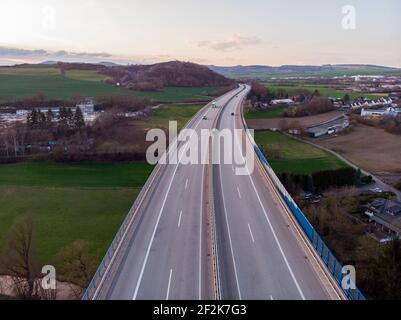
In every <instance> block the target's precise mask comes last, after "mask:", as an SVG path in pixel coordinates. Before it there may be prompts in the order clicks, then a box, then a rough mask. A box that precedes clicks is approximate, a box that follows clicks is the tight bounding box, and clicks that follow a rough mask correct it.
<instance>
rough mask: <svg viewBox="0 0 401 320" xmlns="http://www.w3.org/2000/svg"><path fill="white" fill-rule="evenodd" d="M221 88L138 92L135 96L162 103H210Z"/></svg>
mask: <svg viewBox="0 0 401 320" xmlns="http://www.w3.org/2000/svg"><path fill="white" fill-rule="evenodd" d="M219 89H221V88H220V87H197V88H174V87H169V88H165V89H164V90H162V91H154V92H152V91H149V92H148V91H136V92H135V95H137V96H139V97H144V98H149V99H153V100H156V101H162V102H182V101H190V102H195V101H209V100H212V97H210V95H211V94H212V93H214V92H216V91H217V90H219Z"/></svg>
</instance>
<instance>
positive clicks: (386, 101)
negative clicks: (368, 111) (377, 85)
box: [349, 97, 393, 110]
mask: <svg viewBox="0 0 401 320" xmlns="http://www.w3.org/2000/svg"><path fill="white" fill-rule="evenodd" d="M392 103H393V100H392V99H391V98H386V97H382V98H380V99H377V100H369V99H362V100H356V101H354V102H352V103H351V104H350V105H349V107H350V109H352V110H356V109H361V108H372V107H377V106H391V104H392Z"/></svg>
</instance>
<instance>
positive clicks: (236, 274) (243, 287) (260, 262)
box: [91, 85, 330, 300]
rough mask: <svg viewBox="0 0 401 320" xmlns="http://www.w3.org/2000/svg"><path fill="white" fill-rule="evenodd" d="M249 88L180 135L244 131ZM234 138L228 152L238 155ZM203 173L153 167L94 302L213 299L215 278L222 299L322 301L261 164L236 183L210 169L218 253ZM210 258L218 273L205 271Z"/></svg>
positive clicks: (193, 167) (206, 111) (200, 168)
mask: <svg viewBox="0 0 401 320" xmlns="http://www.w3.org/2000/svg"><path fill="white" fill-rule="evenodd" d="M248 90H249V87H247V86H243V85H242V86H240V88H238V89H235V90H233V91H230V92H229V93H227V94H225V95H224V96H222V97H220V98H218V99H216V103H217V106H218V108H214V107H212V104H209V105H207V106H205V108H203V109H202V110H201V111H200V112H199V113H198V114H197V115H196V116H195V117H194V118H193V119H192V120H191V121H190V122H189V123H188V125H187V128H191V129H195V130H196V133H197V134H198V135H199V136H201V135H200V130H201V129H211V128H212V127H213V126H215V125H217V128H218V129H224V128H227V129H233V128H243V125H242V121H241V116H240V108H241V102H242V99H243V98H244V97H245V96H246V94H247V92H248ZM222 106H225V108H222ZM232 113H234V114H235V115H234V116H233V115H232ZM191 138H193V136H191ZM238 138H239V135H236V138H235V143H234V145H233V147H234V148H239V142H238V141H239V140H237V139H238ZM177 145H178V147H177ZM187 145H188V144H187V143H186V142H178V143H173V145H172V150H173V151H174V150H176V149H177V148H178V149H180V150H181V151H182V150H184V151H186V150H187V149H186V148H187ZM183 155H185V154H184V153H181V154H180V155H179V157H181V156H183ZM200 157H204V155H203V154H202V155H201V156H200ZM207 168H208V167H207V165H205V164H189V165H188V164H187V165H185V164H181V163H178V164H166V165H159V171H158V172H159V175H158V176H157V179H155V180H154V182H153V183H152V184H151V185H150V188H149V192H147V193H146V196H145V197H144V199H143V202H142V204H141V206H140V207H139V209H138V211H137V212H136V216H135V219H134V220H133V222H132V224H131V226H130V227H129V229H128V232H127V233H126V237H125V238H124V239H123V241H122V242H121V247H120V248H119V250H118V251H117V252H116V254H115V256H113V260H112V261H113V263H112V264H110V266H109V267H108V268H107V270H106V273H105V274H104V276H103V277H102V279H101V282H100V285H99V286H98V287H97V288H96V290H95V295H94V296H93V297H91V298H93V299H113V300H115V299H124V300H131V299H161V300H163V299H171V300H180V299H194V300H195V299H214V298H216V296H215V292H216V290H215V287H216V286H215V283H216V282H215V279H216V278H218V282H217V283H218V285H217V288H218V292H219V296H218V297H219V298H221V299H329V298H330V294H329V292H328V290H327V289H326V287H327V283H325V282H324V281H323V280H324V276H322V274H320V273H319V270H318V268H316V267H313V259H311V258H310V257H309V256H308V254H307V253H306V251H305V248H304V246H303V245H302V244H301V243H300V239H299V237H297V236H296V235H295V232H294V230H293V228H291V227H290V222H289V220H288V217H286V216H285V213H284V212H283V211H284V210H283V208H282V207H281V206H280V205H279V200H278V198H277V195H276V194H275V193H274V192H273V191H272V187H271V186H269V183H268V181H267V180H266V179H267V178H266V177H265V176H264V175H263V174H262V170H261V168H260V167H259V166H255V170H254V171H253V173H252V174H250V175H245V176H238V175H236V174H235V172H234V170H235V168H234V166H233V165H231V164H222V165H213V170H211V171H212V172H213V182H212V183H211V184H212V186H213V200H214V206H215V210H214V213H215V232H216V242H215V246H216V248H217V252H216V255H213V254H212V255H211V254H210V251H208V250H210V234H209V233H208V232H207V230H206V229H207V228H208V223H207V210H206V207H207V202H208V197H207V194H206V191H205V180H206V178H207V174H206V172H207ZM212 245H213V244H212ZM211 257H215V260H213V261H217V262H216V265H217V268H215V269H213V271H215V270H218V271H217V272H211V268H210V259H211ZM316 270H317V271H316ZM216 274H218V277H216V276H215V275H216ZM321 279H323V280H321Z"/></svg>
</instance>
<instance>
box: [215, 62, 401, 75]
mask: <svg viewBox="0 0 401 320" xmlns="http://www.w3.org/2000/svg"><path fill="white" fill-rule="evenodd" d="M209 68H210V69H211V70H213V71H215V72H218V73H220V74H222V75H224V76H226V77H230V78H272V77H302V76H303V77H309V76H316V77H334V76H343V75H347V76H350V75H377V74H384V75H401V69H397V68H391V67H384V66H377V65H368V64H335V65H331V64H328V65H322V66H313V65H283V66H278V67H272V66H262V65H251V66H233V67H220V66H209Z"/></svg>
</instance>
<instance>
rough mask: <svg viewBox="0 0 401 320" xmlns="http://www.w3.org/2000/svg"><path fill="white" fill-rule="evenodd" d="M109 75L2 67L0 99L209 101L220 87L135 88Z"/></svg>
mask: <svg viewBox="0 0 401 320" xmlns="http://www.w3.org/2000/svg"><path fill="white" fill-rule="evenodd" d="M106 78H107V76H105V75H101V74H98V73H97V72H96V71H87V70H71V71H67V72H66V74H65V75H61V74H60V72H59V70H58V69H57V68H56V67H54V66H34V65H32V66H31V65H30V66H25V67H12V68H10V67H0V102H7V101H9V100H13V99H18V98H23V97H28V96H33V95H36V94H38V93H43V94H45V96H46V98H48V99H63V100H66V99H70V98H72V97H74V96H76V95H80V96H83V97H93V98H96V97H99V96H103V95H112V94H124V95H132V96H138V97H143V98H148V99H151V100H155V101H160V102H184V101H208V100H211V99H212V98H211V97H210V95H211V94H212V93H214V92H216V91H217V90H219V89H221V88H220V87H200V88H174V87H168V88H164V89H163V90H160V91H133V90H129V89H126V88H118V87H113V86H111V85H108V84H105V83H103V82H102V80H105V79H106Z"/></svg>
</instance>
